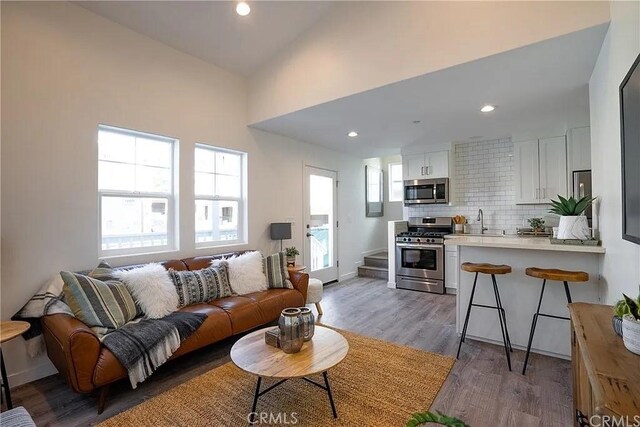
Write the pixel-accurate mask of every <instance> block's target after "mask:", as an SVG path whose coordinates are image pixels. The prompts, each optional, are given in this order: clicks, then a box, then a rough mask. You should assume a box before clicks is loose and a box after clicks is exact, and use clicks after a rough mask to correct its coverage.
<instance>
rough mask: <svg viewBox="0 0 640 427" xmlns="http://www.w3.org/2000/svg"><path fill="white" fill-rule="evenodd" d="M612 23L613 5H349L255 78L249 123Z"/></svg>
mask: <svg viewBox="0 0 640 427" xmlns="http://www.w3.org/2000/svg"><path fill="white" fill-rule="evenodd" d="M608 20H609V11H608V4H607V2H561V1H551V2H546V1H545V2H537V1H522V2H520V1H518V2H496V1H481V2H477V1H476V2H469V1H462V2H451V1H449V2H433V1H432V2H416V1H414V2H393V1H392V2H385V1H382V2H342V3H339V4H337V5H335V6H334V7H333V8H332V10H331V11H330V13H329V14H328V15H327V16H325V17H324V18H323V19H322V20H321V21H320V22H319V23H318V24H316V25H315V26H314V27H313V28H312V29H311V30H310V31H308V32H307V33H306V34H304V35H302V36H301V37H300V38H299V39H298V40H297V41H296V42H294V43H293V44H292V45H291V46H289V47H287V48H286V49H284V50H283V51H282V52H281V53H280V54H279V55H277V56H276V57H275V58H274V59H273V60H271V61H270V62H269V63H268V64H267V65H265V66H264V67H262V68H261V69H260V70H259V71H258V72H256V73H254V75H253V76H252V77H251V80H250V92H249V108H250V110H249V122H250V123H258V122H260V121H263V120H266V119H270V118H273V117H276V116H280V115H282V114H286V113H290V112H292V111H297V110H300V109H302V108H305V107H310V106H312V105H317V104H320V103H323V102H327V101H331V100H334V99H338V98H341V97H345V96H348V95H352V94H355V93H359V92H363V91H365V90H369V89H373V88H376V87H380V86H383V85H386V84H389V83H393V82H397V81H400V80H404V79H407V78H410V77H415V76H419V75H423V74H426V73H430V72H433V71H436V70H442V69H445V68H448V67H451V66H454V65H458V64H462V63H465V62H469V61H472V60H475V59H479V58H483V57H486V56H489V55H493V54H496V53H500V52H505V51H508V50H511V49H515V48H517V47H521V46H526V45H529V44H532V43H535V42H539V41H542V40H546V39H550V38H553V37H556V36H560V35H563V34H568V33H571V32H573V31H577V30H580V29H584V28H588V27H591V26H594V25H598V24H603V23H605V22H607V21H608ZM541 23H544V25H541Z"/></svg>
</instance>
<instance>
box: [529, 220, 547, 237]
mask: <svg viewBox="0 0 640 427" xmlns="http://www.w3.org/2000/svg"><path fill="white" fill-rule="evenodd" d="M528 221H529V227H531V229H532V230H533V233H534V234H538V233H542V232H543V231H544V219H542V218H529V219H528Z"/></svg>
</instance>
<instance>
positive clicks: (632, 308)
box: [613, 294, 640, 354]
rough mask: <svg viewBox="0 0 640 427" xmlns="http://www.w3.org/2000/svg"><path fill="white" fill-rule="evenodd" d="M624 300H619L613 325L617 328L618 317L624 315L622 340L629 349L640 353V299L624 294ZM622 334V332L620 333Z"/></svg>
mask: <svg viewBox="0 0 640 427" xmlns="http://www.w3.org/2000/svg"><path fill="white" fill-rule="evenodd" d="M622 296H623V297H624V300H621V301H618V303H617V304H616V307H615V314H616V316H614V321H613V326H614V329H615V330H616V333H617V332H618V330H617V329H616V317H618V316H620V317H622V340H623V341H624V346H625V347H626V348H627V350H629V351H631V352H632V353H635V354H640V304H639V302H640V301H636V300H633V299H632V298H629V297H628V296H626V295H624V294H622ZM618 335H620V334H618Z"/></svg>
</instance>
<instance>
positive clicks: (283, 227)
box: [271, 222, 291, 252]
mask: <svg viewBox="0 0 640 427" xmlns="http://www.w3.org/2000/svg"><path fill="white" fill-rule="evenodd" d="M290 238H291V223H290V222H272V223H271V240H280V252H282V240H284V239H290Z"/></svg>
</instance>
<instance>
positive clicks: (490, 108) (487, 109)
mask: <svg viewBox="0 0 640 427" xmlns="http://www.w3.org/2000/svg"><path fill="white" fill-rule="evenodd" d="M495 109H496V107H494V106H493V105H489V104H487V105H485V106H483V107H482V108H481V109H480V111H482V112H483V113H490V112H492V111H493V110H495Z"/></svg>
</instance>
